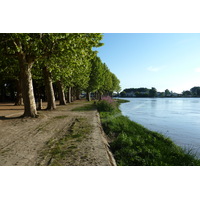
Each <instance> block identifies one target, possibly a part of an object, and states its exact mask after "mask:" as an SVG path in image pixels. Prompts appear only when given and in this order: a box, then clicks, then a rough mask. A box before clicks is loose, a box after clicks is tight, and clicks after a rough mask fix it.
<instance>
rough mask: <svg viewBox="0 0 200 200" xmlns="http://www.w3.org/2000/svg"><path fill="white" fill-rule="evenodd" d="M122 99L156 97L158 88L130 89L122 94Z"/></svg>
mask: <svg viewBox="0 0 200 200" xmlns="http://www.w3.org/2000/svg"><path fill="white" fill-rule="evenodd" d="M120 96H121V97H127V96H128V97H156V96H157V90H156V88H154V87H152V88H151V89H148V88H129V89H125V90H123V91H122V92H121V93H120Z"/></svg>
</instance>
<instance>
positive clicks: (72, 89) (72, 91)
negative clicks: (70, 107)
mask: <svg viewBox="0 0 200 200" xmlns="http://www.w3.org/2000/svg"><path fill="white" fill-rule="evenodd" d="M73 101H74V88H73V87H71V102H73Z"/></svg>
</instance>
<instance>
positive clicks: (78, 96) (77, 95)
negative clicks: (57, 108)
mask: <svg viewBox="0 0 200 200" xmlns="http://www.w3.org/2000/svg"><path fill="white" fill-rule="evenodd" d="M76 99H77V100H80V90H79V89H76Z"/></svg>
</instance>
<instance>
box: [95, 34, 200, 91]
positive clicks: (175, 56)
mask: <svg viewBox="0 0 200 200" xmlns="http://www.w3.org/2000/svg"><path fill="white" fill-rule="evenodd" d="M103 35H104V37H103V40H102V42H103V43H104V46H102V47H100V48H98V49H97V51H98V56H99V57H100V58H101V60H102V62H104V63H106V64H107V66H108V67H109V69H110V71H111V72H113V73H114V74H115V75H116V76H117V77H118V79H119V80H120V85H121V88H122V90H123V89H125V88H139V87H147V88H152V87H155V88H156V89H157V91H159V92H164V91H165V89H169V90H170V91H173V92H177V93H182V92H183V91H184V90H190V89H191V88H192V87H194V86H200V34H199V33H104V34H103Z"/></svg>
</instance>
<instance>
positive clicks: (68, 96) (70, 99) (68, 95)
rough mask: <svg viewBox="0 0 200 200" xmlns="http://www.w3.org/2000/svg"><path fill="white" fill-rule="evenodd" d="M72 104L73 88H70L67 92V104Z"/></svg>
mask: <svg viewBox="0 0 200 200" xmlns="http://www.w3.org/2000/svg"><path fill="white" fill-rule="evenodd" d="M71 102H72V98H71V87H68V91H67V103H71Z"/></svg>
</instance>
